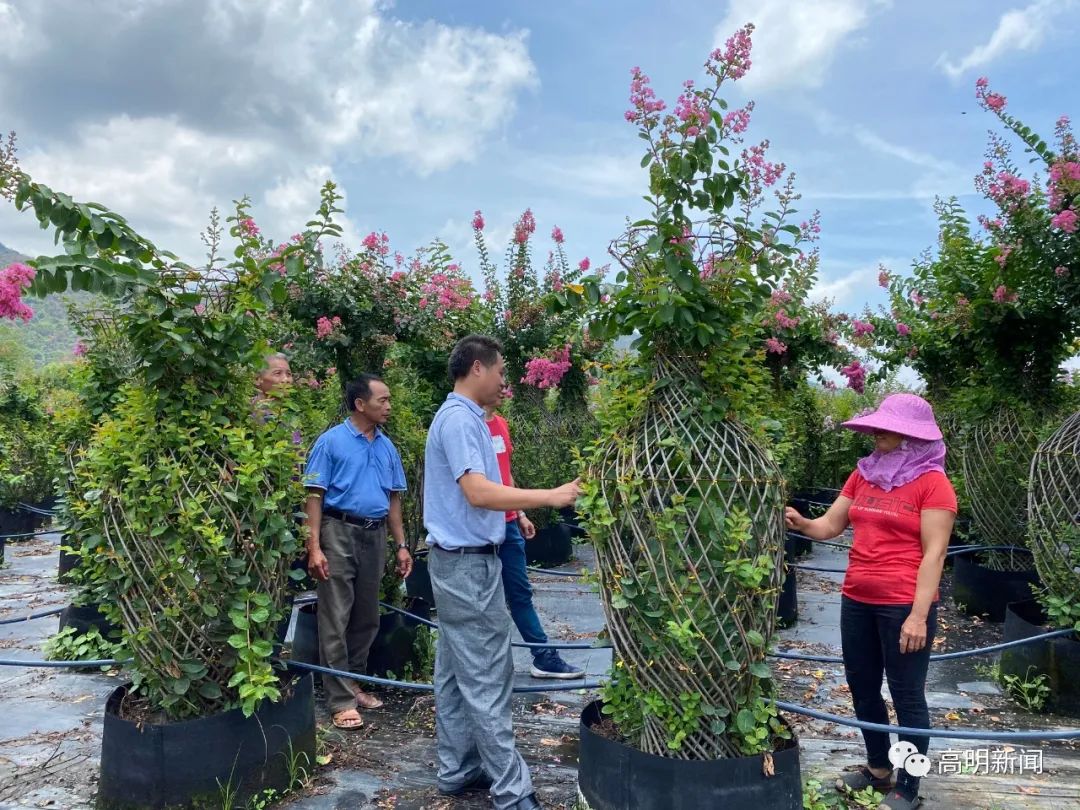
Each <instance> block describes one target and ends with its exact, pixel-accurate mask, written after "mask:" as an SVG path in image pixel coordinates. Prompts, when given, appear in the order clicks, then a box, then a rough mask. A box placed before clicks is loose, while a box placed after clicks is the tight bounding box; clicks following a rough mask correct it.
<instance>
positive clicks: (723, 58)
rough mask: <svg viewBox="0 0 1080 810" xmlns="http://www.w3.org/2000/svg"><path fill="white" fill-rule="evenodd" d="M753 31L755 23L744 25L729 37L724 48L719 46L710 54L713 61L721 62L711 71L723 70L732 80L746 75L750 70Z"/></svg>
mask: <svg viewBox="0 0 1080 810" xmlns="http://www.w3.org/2000/svg"><path fill="white" fill-rule="evenodd" d="M753 32H754V26H753V25H744V26H743V27H742V28H740V29H739V30H738V31H736V32H735V33H734V34H732V35H731V36H730V37H728V40H727V42H725V43H724V49H723V50H720V49H719V48H717V49H716V50H715V51H713V52H712V54H710V56H709V59H710V60H711V61H712V62H717V63H719V64H718V65H717V67H716V68H714V69H711V70H710V72H712V70H720V71H723V74H724V75H725V76H726V77H727V78H729V79H731V80H732V81H736V80H738V79H741V78H742V77H743V76H745V75H746V71H748V70H750V48H751V46H752V45H753V43H752V42H751V40H750V35H751V34H752V33H753Z"/></svg>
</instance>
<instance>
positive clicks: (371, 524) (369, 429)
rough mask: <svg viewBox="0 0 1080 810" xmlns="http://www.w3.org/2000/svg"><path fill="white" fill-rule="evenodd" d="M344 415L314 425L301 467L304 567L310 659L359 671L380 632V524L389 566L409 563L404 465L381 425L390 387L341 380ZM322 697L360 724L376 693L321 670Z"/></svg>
mask: <svg viewBox="0 0 1080 810" xmlns="http://www.w3.org/2000/svg"><path fill="white" fill-rule="evenodd" d="M345 398H346V401H347V403H348V407H349V418H348V419H346V420H345V421H344V422H343V423H342V424H340V425H338V426H337V427H333V428H331V429H330V430H328V431H326V433H324V434H322V435H321V436H320V437H319V438H318V440H317V441H316V442H315V446H314V447H312V448H311V453H310V454H309V455H308V459H307V468H306V470H305V481H304V483H305V485H306V486H307V490H308V498H307V504H306V506H305V511H306V512H307V518H308V521H307V523H308V529H309V536H308V543H307V550H308V571H310V572H311V575H312V576H313V577H315V579H316V580H317V581H318V585H317V589H318V594H319V658H320V661H321V663H322V665H323V666H325V667H330V668H332V669H339V670H343V671H348V672H357V673H360V674H363V673H364V672H366V671H367V657H368V651H369V650H370V649H371V644H372V642H374V641H375V635H376V633H378V631H379V582H380V580H381V579H382V575H383V569H384V567H385V564H386V530H387V527H389V529H390V534H391V535H392V536H393V538H394V540H395V541H396V542H397V572H398V574H400V575H401V576H403V577H405V576H408V575H409V572H410V571H412V557H411V556H410V555H409V549H408V546H407V545H406V544H405V530H404V526H403V523H402V520H401V493H402V492H404V491H405V470H404V468H403V467H402V465H401V456H400V455H398V451H397V448H396V447H394V444H393V442H391V441H390V439H388V438H387V437H386V434H385V433H383V431H382V426H383V425H385V424H386V420H387V419H388V418H389V416H390V389H389V388H388V387H387V386H386V384H385V383H384V382H383V381H382V380H381V379H379V377H377V376H376V375H374V374H361V375H360V376H359V377H357V378H356V379H355V380H353V381H352V382H351V383H349V384H348V386H346V390H345ZM323 688H324V689H325V690H326V702H327V705H328V707H329V709H330V715H331V718H332V720H333V723H334V725H335V726H337V727H338V728H343V729H354V728H359V727H360V726H362V725H363V720H362V719H361V717H360V713H359V712H358V711H357V705H359V706H361V707H363V708H365V709H377V708H378V707H379V706H381V705H382V701H380V700H379V699H378V698H376V697H375V696H374V695H369V694H368V693H366V692H364V691H363V690H362V689H360V688H359V686H358V685H357V684H356V682H355V681H351V680H348V679H345V678H339V677H336V676H332V675H324V676H323Z"/></svg>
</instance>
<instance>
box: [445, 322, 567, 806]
mask: <svg viewBox="0 0 1080 810" xmlns="http://www.w3.org/2000/svg"><path fill="white" fill-rule="evenodd" d="M449 370H450V377H451V379H452V380H453V381H454V390H453V392H452V393H450V394H448V395H447V397H446V401H445V402H444V403H443V404H442V406H441V407H440V408H439V410H438V412H437V413H436V414H435V419H434V420H433V421H432V423H431V428H430V430H429V431H428V437H427V445H426V447H425V451H424V526H425V528H426V529H427V531H428V537H427V543H428V545H429V546H431V555H430V557H429V560H428V571H429V573H430V574H431V589H432V591H433V593H434V595H435V607H436V608H437V609H438V611H439V640H438V646H437V647H436V652H435V729H436V734H437V738H438V746H437V748H438V755H439V773H438V788H439V791H440V792H441V793H443V794H445V795H451V796H456V795H459V794H461V793H464V792H466V791H468V790H475V789H489V790H490V793H491V798H492V801H493V802H494V804H495V808H496V810H511V808H512V809H513V810H534V809H535V808H538V807H540V804H539V803H538V802H537V800H536V795H535V793H533V789H532V780H531V779H530V777H529V768H528V766H527V765H526V764H525V761H524V760H523V759H522V758H521V755H520V754H519V753H518V752H517V749H516V747H515V745H514V728H513V722H512V718H511V697H512V689H513V680H514V662H513V658H512V657H511V654H510V615H509V614H508V613H507V611H506V600H505V598H504V597H503V589H502V574H501V563H500V561H499V555H498V553H497V552H498V548H499V545H500V544H501V543H502V542H503V540H505V539H506V512H507V511H509V510H511V509H533V508H539V507H545V506H550V507H554V508H556V509H558V508H562V507H564V506H569V505H570V504H572V503H573V502H574V501H575V500H576V499H577V496H578V494H579V486H578V482H577V481H572V482H570V483H568V484H563V485H562V486H561V487H557V488H555V489H517V488H516V487H509V486H503V485H502V483H501V482H502V476H501V474H500V472H499V461H498V459H497V458H496V455H495V448H494V447H493V446H492V443H491V434H490V433H489V432H488V427H487V423H486V422H485V421H484V408H485V407H494V406H495V405H498V404H499V400H500V399H501V396H502V390H503V388H504V387H505V385H506V377H505V370H504V366H503V358H502V348H501V347H500V345H499V343H498V341H496V340H495V339H493V338H490V337H486V336H483V335H469V336H468V337H466V338H462V339H461V340H460V341H459V342H458V344H457V345H456V346H455V347H454V350H453V352H451V354H450V363H449Z"/></svg>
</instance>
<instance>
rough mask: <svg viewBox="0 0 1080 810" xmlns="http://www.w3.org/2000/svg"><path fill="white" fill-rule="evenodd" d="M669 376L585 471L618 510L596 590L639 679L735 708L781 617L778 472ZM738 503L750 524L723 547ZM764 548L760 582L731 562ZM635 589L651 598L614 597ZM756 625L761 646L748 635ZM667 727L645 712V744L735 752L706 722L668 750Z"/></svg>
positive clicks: (712, 755) (696, 755) (602, 551)
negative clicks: (686, 640) (620, 600)
mask: <svg viewBox="0 0 1080 810" xmlns="http://www.w3.org/2000/svg"><path fill="white" fill-rule="evenodd" d="M665 376H667V377H668V378H669V380H670V381H669V384H668V385H666V386H664V387H662V388H660V389H659V390H658V391H657V392H656V393H655V394H654V395H653V397H652V398H651V400H650V402H649V403H648V406H647V408H646V411H645V413H644V415H643V417H642V418H640V419H639V420H637V422H636V424H635V425H634V426H632V427H631V428H630V429H629V430H628V431H627V433H626V434H625V435H623V436H621V437H619V438H618V439H617V440H615V441H613V442H611V443H609V445H608V447H607V449H606V451H605V452H604V454H603V456H602V460H601V461H600V462H598V463H596V464H594V466H593V468H592V469H590V471H589V476H590V477H592V478H594V479H595V480H597V481H599V483H600V487H601V493H602V495H603V497H604V500H605V501H606V504H607V506H608V508H609V509H610V512H611V515H612V517H613V518H614V523H613V525H612V526H611V527H610V531H609V532H605V533H604V537H603V538H602V539H601V540H599V541H596V553H597V566H598V573H599V578H600V586H601V587H600V593H601V598H602V601H603V606H604V612H605V614H606V617H607V623H608V628H609V632H610V634H611V641H612V644H613V646H614V649H615V653H616V656H617V658H619V659H621V660H622V662H623V663H624V665H625V667H626V671H627V673H628V676H629V677H631V678H632V679H633V680H634V681H635V682H636V683H637V685H638V686H639V687H640V688H642V689H643V690H646V691H655V692H657V693H659V694H661V695H664V696H677V695H680V694H682V693H691V694H694V693H697V694H700V695H701V696H702V699H703V701H704V702H705V703H707V704H709V705H711V706H714V707H724V708H727V709H729V710H730V711H732V715H731V716H732V717H734V714H735V712H736V711H737V710H738V707H740V706H743V705H745V704H746V701H747V699H748V695H750V694H751V691H752V689H753V688H754V686H755V684H754V678H755V676H754V675H752V674H750V673H749V672H748V667H749V666H750V665H751V664H753V663H755V662H761V661H764V660H765V647H766V646H767V643H768V638H769V636H770V635H771V634H772V632H773V630H774V628H775V622H776V605H777V597H778V595H779V592H780V588H781V585H782V583H783V576H784V571H783V563H784V527H783V521H782V505H783V495H782V485H781V474H780V471H779V469H777V467H776V465H775V464H774V463H773V462H772V461H771V460H770V459H769V457H768V456H767V455H766V454H765V453H764V452H763V451H762V450H761V448H759V447H758V446H757V445H756V444H755V443H754V441H753V440H752V439H751V437H750V436H749V435H748V434H747V432H746V431H745V430H744V429H743V428H742V427H740V426H739V425H737V424H734V423H719V424H708V423H706V422H704V421H703V420H702V418H701V417H700V415H699V410H698V409H697V408H696V407H695V404H694V401H693V400H692V399H691V397H690V396H689V395H688V394H687V393H686V387H685V386H681V385H680V384H679V382H678V379H679V378H680V377H679V375H678V374H675V375H671V374H668V375H665ZM672 376H674V379H670V378H671V377H672ZM683 379H685V378H683ZM683 499H685V500H683ZM679 503H681V504H682V506H684V507H685V515H680V516H677V517H675V518H674V520H673V519H672V513H671V507H673V506H675V505H676V504H679ZM740 514H741V515H745V517H746V518H748V520H749V531H748V532H747V534H746V536H745V537H744V538H743V539H742V541H741V542H740V547H739V549H738V551H737V552H735V553H732V552H731V551H730V550H729V549H727V548H725V547H724V545H725V542H730V541H729V539H728V533H727V532H726V530H725V520H726V519H736V518H737V517H738V516H739V515H740ZM594 540H596V538H594ZM759 555H764V556H765V557H767V558H768V559H769V560H771V563H772V567H771V571H770V573H769V575H768V576H767V577H766V578H765V579H764V581H762V582H760V583H759V584H758V585H757V586H756V587H751V586H749V585H747V584H746V583H744V582H740V581H739V580H738V579H737V575H736V574H735V573H734V572H727V571H725V565H726V564H727V563H732V562H734V560H735V559H736V558H741V559H755V558H759ZM632 588H636V589H638V590H639V591H640V593H641V594H644V598H641V599H637V600H635V599H631V600H630V605H629V606H628V607H621V608H615V607H613V597H614V596H615V595H616V594H620V595H623V596H625V595H626V594H628V593H630V592H631V591H630V589H632ZM658 607H659V608H660V610H657V608H658ZM649 613H652V614H654V615H649ZM670 621H674V622H675V623H676V624H681V623H683V622H689V626H690V628H691V629H692V631H693V633H694V643H693V644H692V645H691V647H690V648H688V647H687V646H685V645H680V643H679V642H678V640H677V639H676V638H674V637H673V636H672V634H671V633H670V632H668V629H669V628H670V625H669V624H668V622H670ZM751 631H756V632H757V633H760V634H761V636H762V637H764V639H765V640H766V644H765V646H761V645H755V644H754V643H753V642H752V640H751V638H750V636H749V634H750V633H751ZM667 737H668V735H667V732H666V729H665V728H664V727H663V725H662V723H660V722H659V720H658V719H657V718H655V717H652V716H647V717H646V722H645V726H644V729H643V731H642V735H641V739H640V740H639V741H638V744H639V746H640V748H641V749H642V750H644V751H646V752H649V753H652V754H657V755H660V756H668V757H676V758H681V759H695V760H707V759H717V758H721V757H731V756H739V755H740V752H739V751H738V749H737V748H736V747H735V745H734V742H733V741H732V740H731V739H730V738H729V737H728V736H727V735H726V733H721V734H715V733H713V732H712V731H711V729H710V728H709V724H708V722H704V723H702V725H701V727H700V728H699V730H698V731H696V732H694V733H692V734H690V735H689V736H688V737H686V739H685V740H684V741H683V744H682V746H681V748H680V749H679V750H677V751H672V750H669V749H668V747H667V745H666V740H667Z"/></svg>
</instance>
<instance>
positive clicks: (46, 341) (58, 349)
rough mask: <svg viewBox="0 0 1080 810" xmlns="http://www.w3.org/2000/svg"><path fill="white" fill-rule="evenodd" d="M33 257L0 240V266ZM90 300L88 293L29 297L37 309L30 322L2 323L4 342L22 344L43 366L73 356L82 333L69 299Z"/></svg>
mask: <svg viewBox="0 0 1080 810" xmlns="http://www.w3.org/2000/svg"><path fill="white" fill-rule="evenodd" d="M28 258H29V257H28V256H24V255H23V254H21V253H19V252H18V251H16V250H13V249H12V248H9V247H7V246H6V245H4V244H2V243H0V267H7V266H8V265H9V264H12V263H14V262H25V261H26V260H27V259H28ZM69 300H70V301H86V300H89V296H88V295H87V294H86V293H70V294H68V295H50V296H49V297H48V298H45V299H41V298H32V297H31V298H29V299H27V303H28V304H29V305H30V308H31V309H33V310H34V317H33V318H31V319H30V321H29V323H23V322H22V321H3V322H0V341H9V340H10V341H12V342H14V343H17V344H19V345H20V346H21V347H22V349H23V351H22V352H20V354H23V353H25V355H26V356H27V357H28V358H29V359H30V360H31V361H32V362H33V364H34V365H35V366H36V367H38V368H40V367H41V366H44V365H47V364H48V363H53V362H56V361H57V360H64V359H66V358H69V357H71V350H72V349H73V348H74V346H75V342H76V341H77V340H78V336H77V335H76V334H75V331H74V330H73V329H72V328H71V324H70V323H69V322H68V316H67V306H66V302H67V301H69Z"/></svg>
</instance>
